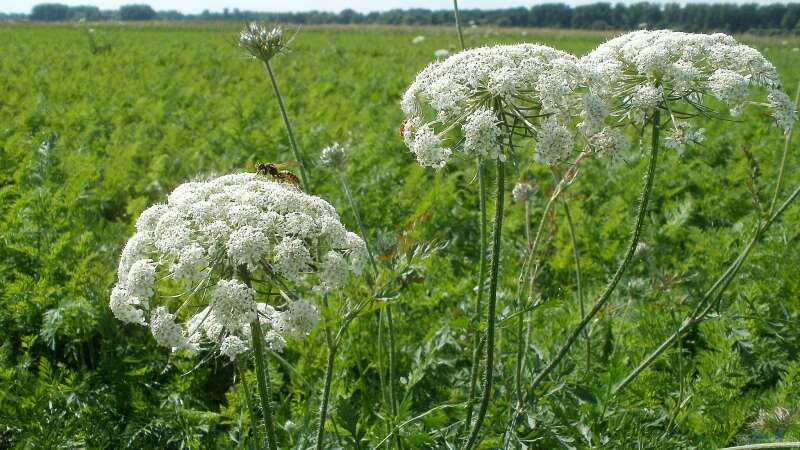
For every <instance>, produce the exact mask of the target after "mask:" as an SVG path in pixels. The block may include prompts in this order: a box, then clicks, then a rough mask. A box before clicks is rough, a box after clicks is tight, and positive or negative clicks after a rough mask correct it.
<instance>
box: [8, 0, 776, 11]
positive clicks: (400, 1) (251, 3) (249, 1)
mask: <svg viewBox="0 0 800 450" xmlns="http://www.w3.org/2000/svg"><path fill="white" fill-rule="evenodd" d="M546 1H547V2H553V1H563V3H567V4H573V5H575V4H585V3H594V2H595V1H599V0H546ZM607 1H611V2H612V3H616V0H607ZM656 1H657V0H656ZM677 1H678V2H679V3H685V1H681V0H677ZM720 1H722V0H720ZM539 2H541V0H540V1H539ZM539 2H537V1H535V0H460V1H459V6H460V7H461V8H464V9H468V8H484V9H485V8H508V7H513V6H532V5H534V4H536V3H539ZM752 2H753V3H772V1H771V0H753V1H752ZM38 3H64V4H67V5H95V6H98V7H100V8H101V9H117V8H119V6H120V5H125V4H130V3H148V4H149V5H150V6H152V7H153V8H155V9H157V10H167V9H177V10H178V11H181V12H184V13H198V12H201V11H202V10H204V9H208V10H211V11H222V9H223V8H230V9H233V8H239V9H242V10H250V11H310V10H313V9H316V10H321V11H337V12H338V11H341V10H342V9H345V8H352V9H355V10H356V11H361V12H368V11H385V10H387V9H393V8H401V9H407V8H428V9H449V8H451V7H452V5H453V3H452V1H451V0H291V1H287V0H260V1H259V0H191V1H190V0H160V1H156V0H153V1H148V0H123V1H115V0H79V1H71V0H3V1H2V4H0V11H2V12H15V13H28V12H30V10H31V8H32V7H33V5H36V4H38ZM623 3H632V1H630V0H629V1H623ZM703 3H708V1H703Z"/></svg>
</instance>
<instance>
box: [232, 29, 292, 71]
mask: <svg viewBox="0 0 800 450" xmlns="http://www.w3.org/2000/svg"><path fill="white" fill-rule="evenodd" d="M239 45H240V46H241V47H242V48H244V49H245V50H247V52H248V53H249V54H250V56H251V57H253V58H254V59H258V60H261V61H263V62H268V61H269V60H270V59H272V57H273V56H275V55H278V54H280V53H282V52H283V51H284V49H285V47H286V42H285V40H284V36H283V30H282V29H281V28H280V27H275V28H273V29H272V30H269V29H268V28H267V26H265V25H263V24H260V23H256V22H251V23H249V24H248V25H247V26H246V27H244V29H243V30H242V31H241V32H239Z"/></svg>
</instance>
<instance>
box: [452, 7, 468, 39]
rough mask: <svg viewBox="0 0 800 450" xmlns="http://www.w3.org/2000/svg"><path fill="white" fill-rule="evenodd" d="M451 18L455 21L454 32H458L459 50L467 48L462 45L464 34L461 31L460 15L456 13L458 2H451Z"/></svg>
mask: <svg viewBox="0 0 800 450" xmlns="http://www.w3.org/2000/svg"><path fill="white" fill-rule="evenodd" d="M453 16H455V19H456V30H457V31H458V43H459V44H460V45H461V50H464V49H466V48H467V46H466V45H464V32H463V31H461V14H460V13H459V12H458V0H453Z"/></svg>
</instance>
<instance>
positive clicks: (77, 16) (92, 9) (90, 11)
mask: <svg viewBox="0 0 800 450" xmlns="http://www.w3.org/2000/svg"><path fill="white" fill-rule="evenodd" d="M67 16H68V18H69V20H89V21H92V22H96V21H98V20H102V18H103V15H102V13H101V12H100V8H98V7H96V6H70V7H69V13H68V14H67Z"/></svg>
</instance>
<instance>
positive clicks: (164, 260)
mask: <svg viewBox="0 0 800 450" xmlns="http://www.w3.org/2000/svg"><path fill="white" fill-rule="evenodd" d="M365 261H366V245H365V243H364V241H363V240H362V239H361V238H360V237H359V236H358V235H356V234H354V233H350V232H348V231H347V230H346V229H345V228H344V226H343V225H342V223H341V221H340V219H339V216H338V214H337V213H336V210H335V209H334V208H333V207H332V206H331V205H330V204H329V203H327V202H326V201H324V200H322V199H320V198H319V197H314V196H311V195H308V194H305V193H303V192H301V191H300V190H299V189H297V188H295V187H294V186H292V185H290V184H284V183H277V182H274V181H272V180H270V179H268V178H266V177H263V176H261V175H257V174H254V173H242V174H234V175H225V176H222V177H219V178H215V179H211V180H208V181H196V182H189V183H185V184H183V185H181V186H179V187H178V188H176V189H175V190H174V191H173V192H172V193H171V194H170V195H169V200H168V202H167V204H164V205H155V206H153V207H151V208H149V209H147V210H146V211H144V212H143V213H142V214H141V216H140V217H139V220H138V221H137V222H136V233H135V234H134V235H133V236H132V237H131V238H130V240H129V241H128V243H127V244H126V245H125V249H124V250H123V252H122V256H121V257H120V263H119V268H118V278H119V281H118V283H117V285H116V286H114V288H113V290H112V291H111V298H110V301H109V306H110V307H111V311H112V312H113V313H114V316H115V317H117V318H118V319H119V320H122V321H124V322H127V323H134V324H138V325H144V326H149V327H150V329H151V330H152V333H153V336H154V337H155V340H156V342H157V343H158V344H160V345H162V346H164V347H168V348H171V349H173V350H178V349H186V350H189V351H196V350H199V349H203V348H210V349H212V350H213V351H215V352H218V353H219V354H221V355H225V356H228V357H231V358H234V357H235V356H236V355H237V354H239V353H241V352H243V351H246V350H247V342H248V341H249V338H250V323H252V321H254V320H255V319H256V317H259V319H260V320H259V322H260V323H261V324H262V329H263V330H264V335H265V338H267V343H268V345H269V346H270V347H271V348H273V349H281V348H283V346H285V340H284V337H283V336H281V335H280V334H281V333H284V332H285V333H288V334H286V336H287V337H302V336H305V335H307V334H308V333H309V332H310V331H311V328H312V327H313V325H314V324H316V322H317V321H318V319H319V318H318V315H319V313H318V312H316V309H315V308H316V307H314V306H313V304H311V303H309V302H307V301H306V300H281V301H280V302H278V303H275V305H274V306H270V305H267V304H265V303H258V301H257V293H256V290H255V289H254V288H253V287H250V285H249V278H250V276H251V275H252V277H253V278H254V279H258V280H259V283H260V286H262V287H264V288H265V289H266V290H272V291H273V293H277V292H279V291H278V290H279V289H280V290H282V291H284V292H283V295H281V296H275V297H269V298H268V300H271V301H274V300H275V299H285V298H286V297H287V296H288V295H289V294H287V292H291V293H293V294H294V293H299V292H308V293H312V292H320V293H329V292H332V291H335V290H337V289H339V288H341V287H342V286H343V285H344V283H346V282H347V280H348V277H349V276H350V274H351V273H360V271H361V270H362V268H363V266H364V262H365ZM256 288H258V286H256ZM309 305H310V306H309ZM257 312H258V313H257ZM315 312H316V313H315ZM315 314H316V315H315ZM281 330H285V331H281Z"/></svg>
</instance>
